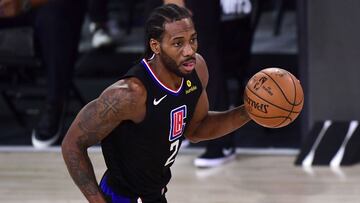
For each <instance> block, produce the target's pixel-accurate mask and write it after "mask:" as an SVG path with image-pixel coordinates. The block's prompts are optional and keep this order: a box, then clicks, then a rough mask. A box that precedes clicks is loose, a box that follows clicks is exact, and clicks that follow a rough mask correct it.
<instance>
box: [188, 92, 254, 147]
mask: <svg viewBox="0 0 360 203" xmlns="http://www.w3.org/2000/svg"><path fill="white" fill-rule="evenodd" d="M249 121H250V117H249V115H248V114H247V112H246V110H245V107H244V105H241V106H238V107H236V108H234V109H231V110H228V111H223V112H215V111H209V103H208V100H207V96H206V91H205V90H204V91H203V93H202V95H201V97H200V100H199V101H198V104H197V106H196V109H195V113H194V116H193V119H192V120H191V121H190V124H189V126H188V129H187V131H186V132H185V136H186V138H187V139H189V140H190V141H191V142H199V141H204V140H212V139H216V138H219V137H222V136H224V135H227V134H229V133H230V132H233V131H234V130H236V129H238V128H240V127H241V126H243V125H244V124H246V123H247V122H249Z"/></svg>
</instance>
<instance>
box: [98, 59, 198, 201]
mask: <svg viewBox="0 0 360 203" xmlns="http://www.w3.org/2000/svg"><path fill="white" fill-rule="evenodd" d="M127 77H136V78H138V79H139V80H140V81H141V82H142V83H143V85H144V87H145V88H146V91H147V98H146V115H145V118H144V120H143V121H142V122H141V123H138V124H136V123H134V122H132V121H124V122H122V123H121V124H120V125H119V126H117V128H115V129H114V131H113V132H112V133H111V134H110V135H108V136H107V137H106V138H105V139H104V140H103V141H102V142H101V146H102V151H103V155H104V158H105V162H106V165H107V168H108V171H107V174H108V175H109V178H108V179H109V181H108V184H109V185H110V186H111V187H112V188H113V189H114V190H115V191H116V192H118V193H119V194H123V195H127V196H129V197H135V196H138V197H142V196H152V195H156V194H158V193H159V191H161V190H162V189H163V188H164V187H165V186H166V185H167V183H168V182H169V180H170V178H171V172H170V166H171V165H172V164H173V163H174V160H175V157H176V155H177V153H178V151H179V148H180V145H181V139H180V138H181V137H182V135H183V133H184V131H185V130H186V128H187V123H188V122H190V120H191V118H192V116H193V112H194V109H195V106H196V104H197V102H198V99H199V97H200V94H201V92H202V89H203V87H202V85H201V82H200V80H199V78H198V75H197V73H196V71H195V70H194V71H193V72H192V73H191V74H189V75H188V76H186V77H184V78H183V80H182V83H181V86H180V88H179V89H177V90H171V89H169V88H168V87H166V86H165V85H164V84H162V83H161V81H160V80H158V78H157V77H156V76H155V74H154V73H153V71H152V70H151V67H150V66H149V65H148V63H147V62H146V60H145V59H143V60H142V61H141V63H140V64H138V65H135V66H134V67H133V68H131V69H130V70H129V71H128V73H127V74H126V75H125V76H124V78H127Z"/></svg>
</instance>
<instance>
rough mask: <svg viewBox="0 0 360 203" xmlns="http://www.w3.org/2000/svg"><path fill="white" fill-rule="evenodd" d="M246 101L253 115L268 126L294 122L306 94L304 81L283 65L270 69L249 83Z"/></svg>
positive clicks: (245, 96)
mask: <svg viewBox="0 0 360 203" xmlns="http://www.w3.org/2000/svg"><path fill="white" fill-rule="evenodd" d="M244 104H245V108H246V111H247V112H248V114H249V116H250V118H251V119H252V120H254V121H255V122H256V123H258V124H259V125H262V126H264V127H268V128H280V127H284V126H286V125H288V124H290V123H291V122H293V121H294V120H295V119H296V117H298V115H299V114H300V112H301V109H302V107H303V104H304V93H303V89H302V87H301V84H300V81H299V80H298V79H297V78H296V77H295V76H294V75H292V74H291V73H290V72H288V71H286V70H284V69H281V68H266V69H263V70H261V71H260V72H258V73H256V74H255V75H254V76H253V77H252V78H251V79H250V80H249V81H248V83H247V85H246V88H245V92H244Z"/></svg>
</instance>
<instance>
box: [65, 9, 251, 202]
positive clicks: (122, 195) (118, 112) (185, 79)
mask: <svg viewBox="0 0 360 203" xmlns="http://www.w3.org/2000/svg"><path fill="white" fill-rule="evenodd" d="M145 26H146V27H145V31H146V51H145V58H144V59H142V60H141V62H140V63H139V64H138V65H135V66H134V67H133V68H131V69H130V70H129V72H128V73H127V74H126V75H125V76H124V77H123V78H122V79H121V80H119V81H118V82H116V83H115V84H113V85H111V86H110V87H108V88H107V89H106V90H104V92H103V93H102V94H101V95H100V96H99V97H98V98H97V99H95V100H94V101H92V102H90V103H89V104H87V105H86V106H85V107H84V108H83V109H82V110H81V111H80V113H79V114H78V115H77V117H76V118H75V120H74V122H73V123H72V125H71V126H70V129H69V130H68V132H67V134H66V136H65V138H64V140H63V143H62V153H63V157H64V160H65V163H66V165H67V167H68V170H69V173H70V175H71V177H72V178H73V180H74V182H75V183H76V184H77V186H78V187H79V189H80V190H81V191H82V193H83V194H84V196H85V197H86V198H87V199H88V201H89V202H97V203H99V202H143V203H148V202H167V201H166V198H165V193H166V191H167V188H166V185H167V184H168V182H169V180H170V178H171V172H170V167H171V165H172V164H173V163H174V161H175V157H176V155H177V153H178V150H179V147H180V145H181V139H180V138H181V137H182V136H185V137H186V138H187V139H189V140H190V141H192V142H199V141H202V140H210V139H215V138H218V137H221V136H223V135H226V134H228V133H229V132H231V131H234V130H236V129H238V128H239V127H241V126H242V125H244V124H246V123H247V122H248V121H249V120H250V118H249V116H248V114H247V112H246V110H245V109H244V106H239V107H237V108H234V109H232V110H229V111H225V112H209V111H208V109H209V103H208V98H207V94H206V85H207V82H208V72H207V66H206V63H205V61H204V59H203V58H202V57H201V56H200V55H199V54H197V53H196V51H197V47H198V44H197V33H196V31H195V28H194V24H193V22H192V19H191V14H190V13H189V11H188V10H187V9H185V8H183V7H178V6H176V5H174V4H168V5H164V6H161V7H158V8H156V9H155V10H154V11H153V13H152V14H151V15H150V16H149V18H148V20H147V22H146V25H145ZM98 142H101V147H102V151H103V154H104V158H105V162H106V165H107V168H108V170H107V171H106V172H105V174H104V176H103V178H102V180H101V182H100V186H98V184H97V181H96V178H95V174H94V170H93V167H92V164H91V162H90V159H89V157H88V154H87V148H88V147H90V146H91V145H94V144H97V143H98Z"/></svg>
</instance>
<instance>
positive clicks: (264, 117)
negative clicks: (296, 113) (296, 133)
mask: <svg viewBox="0 0 360 203" xmlns="http://www.w3.org/2000/svg"><path fill="white" fill-rule="evenodd" d="M248 113H249V114H251V115H253V116H255V117H257V118H263V119H273V118H285V119H287V118H289V119H290V120H292V119H291V118H290V117H288V116H271V117H266V116H259V115H256V114H253V113H251V112H248ZM276 126H277V125H276Z"/></svg>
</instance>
